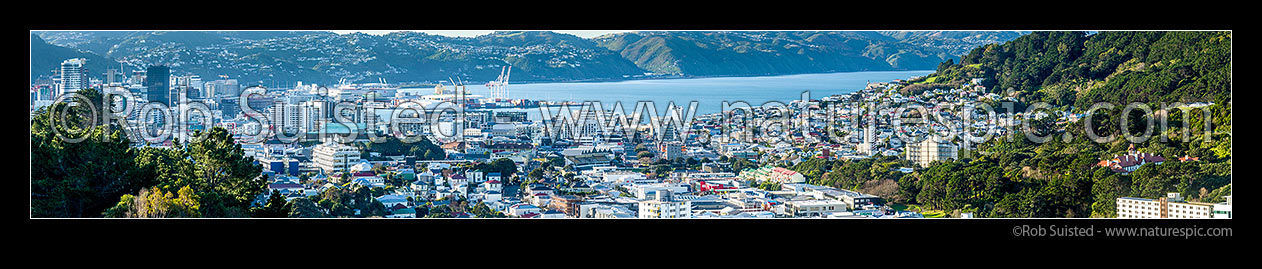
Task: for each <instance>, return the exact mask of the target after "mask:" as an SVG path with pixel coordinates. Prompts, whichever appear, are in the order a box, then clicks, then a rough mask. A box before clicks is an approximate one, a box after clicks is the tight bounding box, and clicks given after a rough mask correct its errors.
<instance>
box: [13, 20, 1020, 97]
mask: <svg viewBox="0 0 1262 269" xmlns="http://www.w3.org/2000/svg"><path fill="white" fill-rule="evenodd" d="M32 33H33V34H35V35H38V36H39V37H40V38H42V39H44V40H47V43H48V44H52V45H55V46H38V47H32V54H33V55H36V54H39V55H51V54H50V53H53V52H44V50H55V51H67V50H70V51H74V50H77V51H81V52H84V53H91V54H95V55H98V56H101V57H104V58H108V59H115V60H117V61H121V62H125V63H127V65H128V69H132V70H134V69H139V68H143V67H144V66H146V65H152V64H166V65H169V66H171V67H172V72H174V73H175V74H197V75H200V76H202V77H203V78H213V77H219V76H220V75H226V76H228V77H232V78H236V79H239V80H241V81H243V83H259V84H263V85H287V84H292V83H296V82H297V81H304V82H307V83H320V84H330V83H333V82H337V81H340V80H343V79H345V80H348V81H351V82H364V81H377V80H378V79H386V80H388V81H391V82H405V81H410V82H426V81H428V82H433V81H446V80H447V79H448V78H458V79H462V80H465V81H470V82H475V83H481V82H484V81H489V80H492V79H495V78H496V76H498V75H499V73H500V69H501V68H502V67H504V66H513V75H512V78H511V79H512V80H513V81H517V82H525V81H540V82H542V81H574V80H609V79H623V78H630V77H637V76H641V75H644V74H645V73H656V74H662V75H681V76H738V75H782V74H798V73H821V72H839V71H873V70H927V69H933V68H935V67H936V66H937V64H938V63H939V62H942V61H944V60H948V59H957V58H958V55H962V54H964V53H966V52H967V51H968V49H971V48H974V47H977V46H980V45H984V44H988V43H993V42H999V41H1005V40H1009V39H1011V38H1015V37H1016V36H1018V35H1020V34H1019V33H1017V32H877V31H860V32H845V31H841V32H838V31H826V32H820V31H809V32H780V31H754V32H727V31H721V32H700V31H670V32H631V33H623V34H614V35H607V36H602V37H598V38H581V37H578V36H574V35H570V34H564V33H555V32H548V31H501V32H494V33H491V34H486V35H482V36H477V37H449V36H439V35H429V34H425V33H417V32H396V33H390V34H385V35H368V34H363V33H351V34H336V33H331V32H317V31H245V32H241V31H175V32H167V31H36V32H32ZM58 48H60V49H58ZM58 53H61V54H66V53H62V52H58ZM58 57H60V56H58ZM53 60H57V61H60V60H64V59H53ZM49 61H51V60H49ZM89 62H90V63H92V64H96V63H97V62H99V61H94V60H90V61H89ZM41 72H42V71H41ZM33 73H38V72H33ZM32 76H35V75H34V74H33V75H32Z"/></svg>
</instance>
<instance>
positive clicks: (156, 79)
mask: <svg viewBox="0 0 1262 269" xmlns="http://www.w3.org/2000/svg"><path fill="white" fill-rule="evenodd" d="M170 80H171V69H170V68H167V67H166V66H164V65H153V66H149V68H148V69H147V70H146V71H145V88H147V90H148V97H149V102H161V103H163V104H166V105H168V106H169V105H171V101H172V100H171V97H170V96H171V95H170V92H171V87H170V86H171V85H170Z"/></svg>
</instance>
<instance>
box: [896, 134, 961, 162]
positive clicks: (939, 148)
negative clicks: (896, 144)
mask: <svg viewBox="0 0 1262 269" xmlns="http://www.w3.org/2000/svg"><path fill="white" fill-rule="evenodd" d="M903 152H904V154H905V155H904V156H905V157H906V158H907V159H908V160H911V161H913V162H916V164H919V165H920V167H929V164H930V163H933V162H934V161H945V160H947V159H956V158H959V153H958V147H957V146H956V145H955V144H951V142H949V141H945V140H941V139H936V138H932V137H931V138H928V139H925V140H924V141H920V143H915V144H908V145H907V146H906V147H904V148H903Z"/></svg>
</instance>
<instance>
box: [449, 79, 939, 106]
mask: <svg viewBox="0 0 1262 269" xmlns="http://www.w3.org/2000/svg"><path fill="white" fill-rule="evenodd" d="M930 73H933V71H932V70H922V71H879V72H845V73H827V74H802V75H785V76H765V77H722V78H695V79H656V80H629V81H618V82H581V83H538V84H511V82H510V84H509V85H508V89H509V97H510V98H514V99H522V98H524V99H532V100H546V101H575V102H583V101H600V102H601V103H602V105H603V106H604V107H605V108H606V109H609V108H612V107H613V105H614V102H618V101H621V102H622V106H623V107H624V108H625V109H626V111H627V112H628V113H630V112H631V111H632V110H633V109H634V106H635V104H636V102H638V101H653V102H655V105H656V106H657V108H658V110H659V111H664V110H665V107H666V105H667V103H668V102H670V101H674V102H675V103H676V104H677V105H680V106H685V107H686V106H687V104H688V102H691V101H697V102H698V107H697V114H698V115H700V114H706V113H716V112H719V111H720V110H721V109H722V105H723V102H724V101H728V102H737V101H745V102H747V103H749V104H750V105H753V106H758V105H762V104H763V103H765V102H768V101H780V102H784V103H788V102H789V101H792V100H798V99H800V98H801V94H802V91H810V97H811V98H812V99H819V98H820V97H824V96H829V95H833V94H845V93H851V92H854V91H858V90H861V89H863V88H864V87H865V86H866V85H867V82H868V81H871V82H883V81H891V80H894V79H908V78H911V77H913V76H924V75H928V74H930ZM469 91H470V93H473V94H480V95H484V96H489V95H490V91H489V90H487V89H486V87H475V86H470V87H469ZM528 111H535V112H537V111H539V110H538V109H529V110H528Z"/></svg>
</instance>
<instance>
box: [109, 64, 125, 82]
mask: <svg viewBox="0 0 1262 269" xmlns="http://www.w3.org/2000/svg"><path fill="white" fill-rule="evenodd" d="M118 77H122V73H120V72H118V70H117V69H112V68H111V69H106V70H105V84H114V83H115V82H122V81H123V80H122V79H119V78H118Z"/></svg>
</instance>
